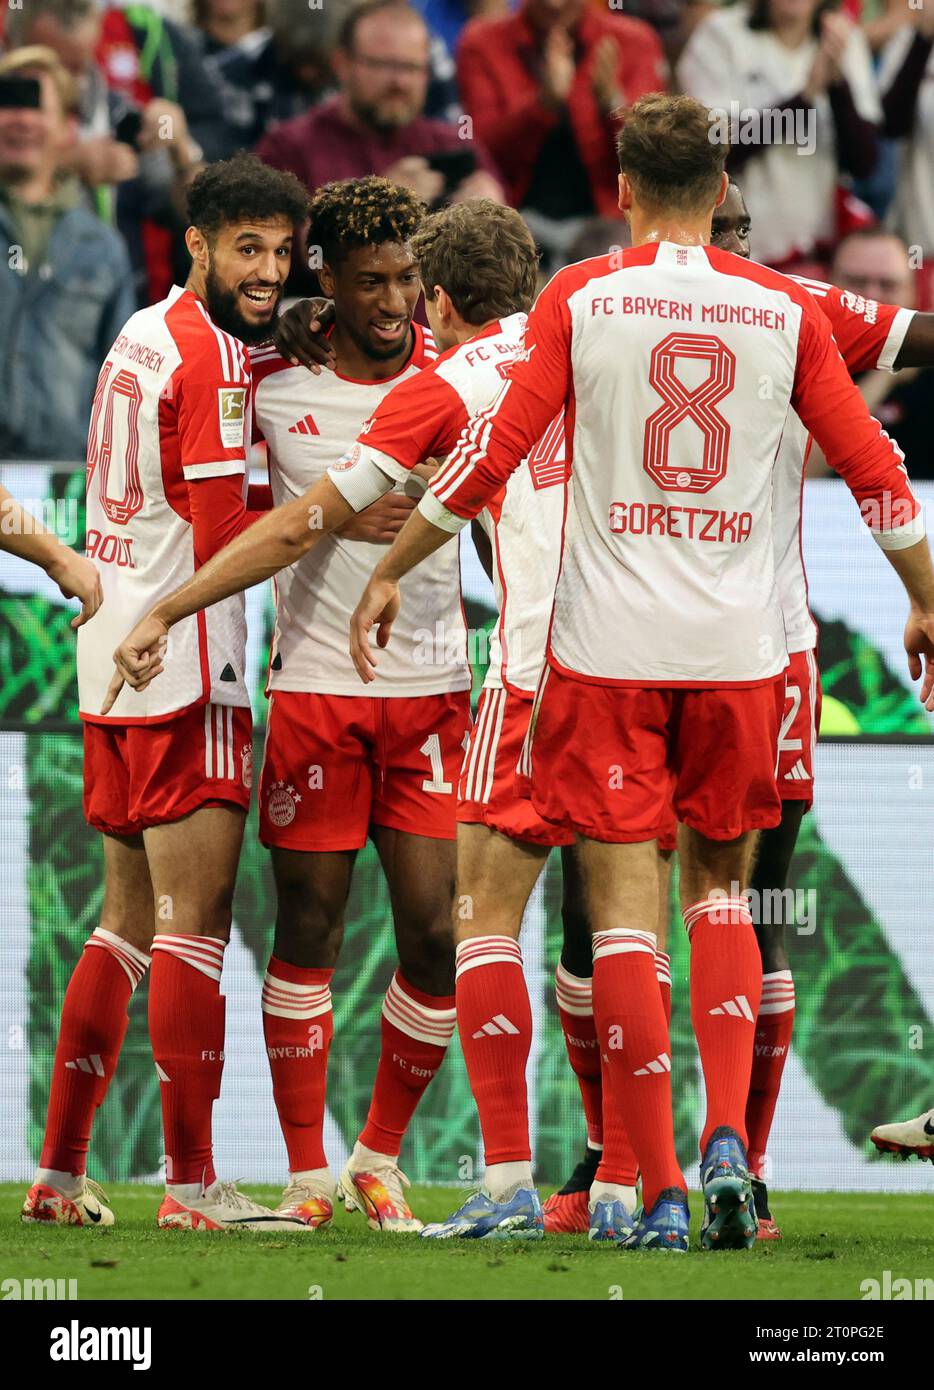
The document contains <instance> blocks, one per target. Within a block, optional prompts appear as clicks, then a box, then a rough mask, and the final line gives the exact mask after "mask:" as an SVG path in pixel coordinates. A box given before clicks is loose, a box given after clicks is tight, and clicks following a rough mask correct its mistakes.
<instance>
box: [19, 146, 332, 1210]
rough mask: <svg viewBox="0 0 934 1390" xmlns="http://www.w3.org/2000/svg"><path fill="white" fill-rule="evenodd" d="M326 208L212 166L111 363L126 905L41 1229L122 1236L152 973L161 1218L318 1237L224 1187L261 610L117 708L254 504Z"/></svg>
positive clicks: (114, 916) (85, 706) (111, 623)
mask: <svg viewBox="0 0 934 1390" xmlns="http://www.w3.org/2000/svg"><path fill="white" fill-rule="evenodd" d="M307 207H308V196H307V194H306V192H305V190H304V189H303V188H302V186H301V184H299V182H298V180H297V179H295V178H294V177H293V176H292V175H291V174H283V173H280V172H279V171H278V170H274V169H269V168H267V167H266V166H265V165H263V164H261V163H260V162H259V160H257V159H256V158H254V157H253V156H250V155H241V156H237V157H236V158H234V159H232V160H228V161H226V162H224V163H220V164H215V165H212V166H210V167H209V168H207V169H205V170H204V171H203V172H202V173H201V174H199V176H198V177H197V178H196V179H195V181H194V182H193V184H192V186H191V189H190V194H189V212H190V218H191V226H189V228H188V231H187V233H186V243H187V246H188V250H189V252H190V254H191V258H192V266H191V271H190V274H189V277H188V281H187V284H186V285H185V287H184V288H182V287H180V286H177V285H176V286H174V287H173V289H172V290H171V291H170V293H169V295H168V297H167V298H166V299H164V300H163V301H162V302H161V303H160V304H155V305H152V306H151V307H149V308H146V309H142V310H140V312H138V313H136V314H134V315H133V316H132V318H130V319H129V320H128V322H127V323H126V325H125V326H124V328H123V331H122V332H121V333H120V335H119V336H118V338H117V339H116V341H115V342H114V344H113V346H112V347H111V349H110V351H109V352H108V353H107V357H106V359H105V361H104V364H103V367H102V368H101V372H100V376H99V378H98V383H97V390H96V392H95V396H94V403H93V408H92V414H91V422H90V430H89V434H88V456H87V542H86V545H87V553H88V557H89V558H90V559H91V560H93V561H95V562H96V564H97V566H98V568H99V570H100V575H101V581H102V587H103V593H104V603H103V605H102V607H101V609H100V611H99V612H98V613H97V614H95V616H94V619H93V621H92V622H90V623H88V624H86V625H85V626H84V627H83V628H82V629H81V632H80V634H79V641H78V693H79V707H80V711H81V718H82V720H83V721H84V755H85V756H84V811H85V816H86V818H87V820H88V822H89V823H90V825H92V826H93V827H94V828H95V829H96V830H98V831H99V832H100V834H101V838H102V842H103V858H104V905H103V910H102V912H101V918H100V922H99V925H98V926H97V927H96V928H95V930H94V931H93V933H92V934H91V937H90V938H89V940H88V943H87V946H86V947H85V950H84V951H83V953H82V955H81V957H80V959H79V961H78V963H77V965H76V966H75V969H74V972H73V974H72V977H71V980H70V982H69V985H68V989H67V991H66V994H65V999H64V1003H63V1006H62V1017H61V1028H60V1031H59V1039H58V1046H57V1048H56V1053H55V1060H54V1064H53V1068H52V1080H51V1092H50V1097H49V1109H48V1119H47V1123H46V1132H45V1139H44V1143H43V1147H42V1153H41V1156H40V1159H39V1168H38V1171H37V1173H36V1179H35V1182H34V1183H33V1186H32V1187H31V1189H30V1191H29V1194H28V1196H27V1199H26V1203H25V1206H24V1209H23V1220H24V1221H28V1222H33V1221H41V1222H45V1223H52V1224H64V1225H79V1226H88V1225H90V1226H95V1225H111V1224H112V1223H113V1213H112V1212H111V1210H110V1209H109V1208H108V1206H107V1205H106V1203H105V1202H104V1201H103V1200H102V1196H103V1194H102V1193H101V1192H100V1190H99V1189H98V1188H97V1187H96V1186H95V1184H93V1183H89V1182H88V1180H87V1175H86V1163H87V1151H88V1145H89V1141H90V1135H91V1125H92V1122H93V1119H94V1113H95V1110H96V1109H97V1107H98V1106H99V1105H100V1104H101V1102H102V1101H103V1099H104V1096H105V1095H106V1092H107V1089H108V1086H109V1084H110V1081H111V1079H112V1077H113V1074H114V1071H115V1069H116V1065H117V1059H118V1056H119V1053H120V1048H121V1045H122V1042H123V1037H124V1033H125V1031H126V1026H127V1006H128V1004H129V1001H130V999H131V997H132V994H133V991H134V989H135V988H136V986H137V985H138V984H139V982H140V980H141V979H142V977H143V975H144V974H145V973H146V971H147V970H149V972H150V980H149V1030H150V1037H151V1040H152V1048H153V1056H154V1060H155V1064H156V1071H157V1073H158V1075H159V1079H160V1082H161V1087H162V1111H163V1128H164V1134H165V1155H166V1159H165V1163H166V1195H165V1199H164V1201H163V1203H162V1206H161V1207H160V1210H159V1218H158V1220H159V1225H160V1226H163V1227H176V1228H183V1229H188V1230H193V1229H200V1230H204V1229H209V1230H219V1229H226V1228H228V1227H231V1226H243V1227H246V1228H248V1229H251V1230H260V1231H272V1230H283V1229H297V1230H304V1227H303V1225H302V1224H301V1223H300V1222H297V1221H294V1220H289V1219H288V1218H282V1217H278V1216H276V1215H274V1213H272V1212H271V1211H269V1210H267V1209H266V1208H265V1207H260V1206H259V1205H258V1204H257V1203H255V1202H252V1201H250V1200H249V1199H248V1198H246V1197H245V1196H243V1194H242V1193H239V1192H238V1191H237V1190H236V1188H235V1187H234V1186H233V1184H232V1183H224V1182H218V1181H216V1176H215V1172H214V1162H213V1153H212V1127H211V1121H212V1109H213V1104H214V1100H215V1098H216V1097H217V1095H218V1094H219V1092H220V1084H221V1073H222V1071H223V1058H224V1031H225V1030H224V998H223V995H222V994H221V986H220V980H221V971H222V968H223V961H224V948H225V945H226V943H227V940H228V937H229V934H230V920H231V903H232V899H233V892H234V883H235V879H236V872H237V861H238V859H239V855H240V846H241V843H242V840H243V827H244V823H245V820H246V811H247V807H248V805H249V799H250V782H251V767H252V750H253V744H252V727H251V716H250V702H249V694H248V691H247V688H246V684H245V681H244V670H245V641H246V631H245V624H244V618H243V604H242V601H241V600H239V599H235V600H233V601H231V602H226V603H221V604H215V605H214V607H212V609H211V611H210V613H206V614H203V615H201V616H200V617H199V618H197V619H193V620H192V621H191V622H190V623H186V624H183V625H182V626H180V627H179V629H178V631H177V633H176V634H175V635H174V636H173V639H172V644H171V649H170V650H167V652H166V656H165V664H166V674H167V675H168V676H169V679H168V680H167V681H166V682H165V683H164V685H162V686H159V687H154V688H153V689H152V690H151V691H150V692H149V693H148V694H147V695H145V696H144V697H142V698H139V699H137V698H136V697H135V696H133V695H131V694H130V693H129V692H128V694H127V696H126V697H125V698H124V699H122V700H118V701H117V702H116V703H115V704H114V705H113V706H112V708H111V709H110V710H109V711H108V712H107V714H106V715H102V714H101V704H102V701H103V697H104V692H105V689H106V680H105V681H104V683H103V684H101V675H102V666H103V664H104V662H105V661H106V658H107V656H108V654H109V653H110V652H111V650H112V649H113V646H114V643H115V641H116V640H117V639H118V638H119V636H120V635H121V634H122V632H123V631H124V629H125V628H126V624H127V622H128V621H134V620H135V619H136V618H138V617H139V615H140V614H141V613H144V612H145V611H147V610H148V609H149V608H150V607H151V606H152V603H153V602H154V601H155V600H156V599H158V598H159V597H160V596H161V595H164V594H166V593H169V592H170V591H171V590H172V589H173V588H175V587H176V586H177V584H178V582H179V580H180V579H183V578H188V577H190V576H191V575H192V574H194V572H195V570H196V569H197V568H198V567H199V565H202V564H204V562H205V561H206V560H207V559H208V558H209V557H210V556H211V555H213V554H214V552H215V551H216V550H219V549H221V548H222V547H223V546H224V545H225V544H226V542H227V541H228V540H230V539H232V538H233V537H234V536H236V535H237V534H238V533H239V532H240V531H241V530H242V529H243V528H244V527H245V526H246V525H248V524H249V523H250V522H251V521H253V520H255V519H256V517H257V516H258V514H259V513H258V511H251V510H248V507H249V505H250V504H249V502H248V501H247V498H246V491H247V489H246V455H245V445H246V444H248V443H249V436H248V435H247V434H246V424H247V421H248V419H249V396H250V364H249V359H248V356H247V352H246V347H245V344H246V343H248V342H256V341H259V340H261V339H262V338H265V337H267V336H268V335H269V333H270V330H271V325H272V322H273V318H274V315H275V312H276V306H277V304H278V301H279V298H280V296H281V294H282V288H283V285H284V284H285V279H286V276H287V274H288V271H289V263H290V259H291V246H292V238H293V235H294V233H295V230H296V229H297V228H298V227H301V225H302V224H303V222H304V220H305V215H306V211H307Z"/></svg>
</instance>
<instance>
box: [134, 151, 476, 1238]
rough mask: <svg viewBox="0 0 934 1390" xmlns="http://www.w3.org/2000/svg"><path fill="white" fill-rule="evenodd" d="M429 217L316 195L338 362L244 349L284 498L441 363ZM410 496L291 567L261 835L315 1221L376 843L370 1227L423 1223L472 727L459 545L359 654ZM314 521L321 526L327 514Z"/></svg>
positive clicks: (290, 1145)
mask: <svg viewBox="0 0 934 1390" xmlns="http://www.w3.org/2000/svg"><path fill="white" fill-rule="evenodd" d="M424 214H425V209H424V206H423V205H422V203H421V202H420V201H419V200H418V199H417V198H415V197H414V196H413V194H412V193H411V192H409V191H408V190H407V189H405V188H401V187H397V186H396V185H394V184H391V183H389V182H388V181H387V180H386V179H382V178H375V177H370V178H364V179H354V180H346V181H343V182H339V183H332V184H327V185H325V186H324V187H323V188H321V189H320V190H319V191H318V193H317V194H316V195H315V196H314V198H313V199H312V202H311V208H310V223H309V232H308V255H309V264H310V265H311V266H312V267H313V268H314V269H315V270H316V272H317V274H318V277H319V280H320V283H321V288H322V290H323V292H324V293H325V294H326V295H327V296H328V297H329V298H330V299H332V300H333V303H334V324H333V328H332V329H331V334H330V343H331V346H332V348H333V350H334V354H335V370H334V372H324V373H322V374H320V375H313V374H312V373H311V372H309V371H307V370H306V369H305V368H304V367H302V366H296V365H294V364H293V363H292V362H291V361H289V360H288V359H287V358H285V357H283V356H282V355H280V353H279V352H278V350H277V349H276V348H274V347H272V346H266V347H259V348H257V349H255V350H254V351H253V352H252V353H251V358H252V371H253V387H254V424H255V430H256V433H257V435H258V436H261V437H262V438H263V439H265V441H266V445H267V448H268V457H269V470H270V482H271V485H272V493H273V499H274V501H275V503H276V505H277V507H278V506H281V505H282V504H283V503H285V502H288V501H289V500H291V499H293V498H296V497H300V496H301V495H302V494H303V493H304V492H306V490H307V489H308V488H309V487H310V486H311V485H312V483H314V482H315V481H316V480H317V479H318V478H320V477H322V476H323V475H324V473H325V471H326V469H327V468H328V466H329V465H331V464H333V463H334V461H335V460H336V459H338V458H340V457H341V455H342V454H343V453H344V452H345V451H346V450H347V449H348V448H349V447H350V446H351V445H352V444H353V442H354V440H355V439H356V436H357V434H358V433H359V431H360V429H361V427H362V426H363V424H364V422H365V421H366V420H367V419H368V418H369V417H370V415H371V414H372V413H373V411H374V409H375V408H376V406H377V404H378V403H379V402H380V400H382V398H383V396H384V395H386V393H387V392H388V391H390V390H391V389H392V387H393V385H395V383H396V382H398V381H400V380H402V379H404V378H405V377H407V376H410V375H412V374H415V373H417V372H418V371H419V370H420V369H421V368H422V367H423V366H425V365H427V364H428V363H429V362H430V361H432V360H433V359H434V358H435V356H436V353H435V351H434V347H433V343H432V340H431V337H430V335H429V334H428V333H426V332H425V330H424V329H423V328H422V327H421V326H420V325H419V324H416V323H414V322H413V314H414V311H415V305H416V302H417V300H418V296H419V292H420V281H419V274H418V266H417V265H416V263H415V258H414V256H413V254H412V251H411V249H410V246H409V239H410V238H411V237H412V235H413V233H414V232H415V231H416V229H417V228H418V226H419V224H420V222H421V221H422V219H423V217H424ZM413 506H414V501H413V500H412V499H411V497H409V496H406V495H405V493H404V492H403V491H402V490H401V489H397V490H396V491H394V492H392V493H391V494H389V495H387V496H386V497H384V498H382V499H381V500H380V501H379V502H378V503H376V504H375V505H374V506H373V507H371V508H369V509H368V510H367V511H364V512H361V513H360V515H359V516H353V517H351V519H350V520H349V521H347V520H346V518H347V516H348V515H349V509H348V511H347V512H346V513H345V515H344V516H342V517H341V518H340V520H341V521H342V522H344V521H346V524H345V525H343V526H342V527H341V528H340V529H338V530H336V531H335V532H334V533H333V534H329V535H326V536H322V537H321V539H320V542H319V544H317V545H316V546H315V548H314V552H313V553H309V554H308V555H306V556H305V557H304V558H302V559H301V560H300V561H299V563H297V564H294V565H290V568H288V569H287V570H285V571H284V572H283V573H282V574H280V575H279V576H278V580H277V588H276V603H277V612H276V631H275V637H274V641H273V649H272V653H271V660H270V669H269V683H268V693H269V695H270V707H269V723H268V733H267V739H266V750H265V757H264V763H263V773H262V781H261V786H260V838H261V840H262V842H263V843H264V844H265V845H267V846H268V847H269V849H270V852H271V855H272V864H273V873H274V876H275V882H276V893H277V902H278V910H277V916H276V929H275V940H274V944H273V950H272V955H271V958H270V960H269V962H268V966H267V971H266V977H265V981H264V985H263V992H262V1009H263V1026H264V1032H265V1039H266V1050H267V1055H268V1058H269V1065H270V1069H271V1072H272V1080H273V1091H274V1096H275V1102H276V1107H277V1110H278V1114H279V1120H280V1124H281V1127H282V1132H283V1135H284V1138H285V1143H286V1148H287V1152H288V1161H289V1173H290V1178H289V1182H288V1184H287V1186H286V1190H285V1192H284V1194H283V1197H282V1201H281V1203H280V1206H279V1213H280V1214H281V1215H283V1216H285V1217H289V1218H298V1219H300V1220H301V1221H303V1222H304V1223H305V1224H306V1226H307V1227H308V1228H310V1229H313V1228H315V1227H317V1226H320V1225H325V1224H327V1223H328V1222H329V1221H330V1219H331V1216H332V1212H333V1202H334V1195H335V1181H334V1178H333V1176H332V1174H331V1171H330V1169H329V1167H328V1160H327V1157H326V1155H325V1152H324V1147H323V1130H324V1120H325V1086H326V1073H327V1064H328V1050H329V1046H330V1042H331V1037H332V1033H333V1023H332V1010H331V994H330V981H331V976H332V974H333V971H334V967H335V964H336V961H337V957H338V953H339V951H340V946H341V939H342V936H343V927H344V910H345V905H346V902H347V897H348V893H349V890H350V885H351V879H352V875H353V868H354V861H355V859H356V857H357V854H358V852H359V851H360V850H361V849H362V848H363V847H364V845H365V844H366V841H367V838H368V837H370V838H372V840H373V842H374V844H375V847H376V850H377V853H378V854H379V857H380V860H381V863H382V866H383V869H384V871H385V874H386V878H387V881H388V884H389V891H390V897H391V901H392V910H393V921H394V926H395V936H396V943H397V949H398V955H399V970H398V971H397V973H396V974H395V976H394V978H393V979H392V981H391V982H390V985H389V990H388V993H387V995H386V1001H385V1004H384V1006H383V1017H382V1048H381V1052H380V1058H379V1063H378V1067H377V1073H376V1081H375V1086H374V1090H373V1096H372V1104H371V1107H370V1113H369V1118H368V1120H367V1123H366V1126H365V1127H364V1129H363V1131H362V1133H361V1135H360V1139H359V1141H358V1143H357V1144H356V1145H355V1147H354V1150H353V1153H352V1154H351V1156H350V1160H349V1163H348V1164H347V1166H346V1168H345V1169H344V1171H343V1173H342V1175H341V1179H340V1185H341V1190H342V1193H343V1196H344V1199H345V1201H346V1202H347V1204H348V1206H350V1207H356V1208H358V1209H360V1210H361V1211H364V1212H365V1213H366V1215H367V1217H368V1218H369V1221H370V1224H371V1226H373V1227H374V1229H382V1230H387V1231H398V1230H402V1231H405V1230H414V1229H418V1226H419V1223H418V1222H417V1221H416V1220H415V1219H414V1217H413V1216H412V1214H411V1212H410V1211H409V1208H408V1206H407V1204H406V1200H405V1196H404V1191H403V1189H404V1185H405V1182H406V1179H405V1178H404V1177H403V1175H402V1174H401V1172H400V1171H399V1168H398V1155H399V1146H400V1144H401V1141H402V1137H403V1135H404V1133H405V1130H406V1128H407V1126H408V1123H409V1120H410V1119H411V1116H412V1114H413V1112H414V1110H415V1107H416V1105H417V1103H418V1100H419V1098H420V1096H421V1095H422V1093H423V1092H424V1090H425V1087H426V1086H427V1085H428V1083H429V1081H430V1080H431V1078H432V1076H434V1074H435V1072H436V1071H437V1069H438V1067H439V1066H440V1064H441V1060H442V1058H443V1056H444V1052H445V1048H446V1046H447V1043H448V1041H449V1039H450V1037H451V1035H452V1033H453V1030H454V1000H453V993H454V984H453V965H454V954H453V951H454V948H453V941H452V935H451V928H450V917H451V903H452V897H453V891H454V860H455V820H454V812H455V795H454V788H455V785H456V782H457V773H458V769H459V766H460V760H461V756H462V751H463V750H462V743H463V740H464V738H465V736H466V733H467V730H468V728H469V726H470V707H469V685H470V675H469V670H468V667H467V661H466V633H465V630H464V622H463V615H462V611H461V605H460V599H459V589H460V585H459V572H458V560H457V556H456V555H451V556H450V557H446V558H444V559H442V561H441V563H440V564H439V565H437V566H435V567H434V568H433V569H432V570H431V572H429V573H424V574H419V576H418V578H417V580H416V583H415V584H414V585H413V586H412V588H411V591H410V600H411V609H410V612H411V614H412V621H411V623H410V624H409V627H408V629H407V631H406V633H405V634H404V636H403V641H402V643H401V644H400V648H399V649H398V651H397V654H396V660H395V661H393V662H392V664H391V665H389V664H387V667H386V669H385V672H384V677H383V679H382V681H381V683H380V685H379V686H378V688H375V689H374V692H373V693H372V695H371V694H369V693H368V694H363V693H362V692H361V688H360V684H359V681H358V680H357V678H356V675H355V673H354V670H353V667H352V665H351V662H350V657H349V654H348V651H347V624H348V622H349V619H350V614H351V612H352V611H353V607H354V604H355V603H356V602H357V599H358V598H359V596H360V594H361V593H362V591H363V586H364V584H365V582H366V576H367V573H368V572H369V570H370V569H371V568H372V566H373V564H374V563H375V561H376V559H378V558H379V556H380V555H381V554H382V553H383V551H384V549H385V546H386V545H387V543H388V542H390V541H391V540H392V538H393V537H394V535H395V534H396V532H397V531H398V530H399V529H400V527H401V525H402V523H403V521H404V520H405V518H406V517H407V515H408V513H409V512H410V511H411V509H412V507H413ZM308 525H310V526H312V527H316V528H320V529H327V527H326V525H325V519H324V518H321V517H319V516H317V515H315V516H309V518H308ZM130 698H131V699H132V698H134V697H133V696H132V695H131V696H130Z"/></svg>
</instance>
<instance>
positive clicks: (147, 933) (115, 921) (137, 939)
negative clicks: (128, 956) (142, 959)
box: [99, 908, 156, 954]
mask: <svg viewBox="0 0 934 1390" xmlns="http://www.w3.org/2000/svg"><path fill="white" fill-rule="evenodd" d="M99 925H100V927H101V929H102V930H103V931H109V932H112V933H113V935H114V936H119V937H120V939H121V941H126V942H128V943H129V944H130V945H131V946H135V947H136V949H137V950H138V951H146V952H147V954H148V953H149V952H150V951H151V950H152V939H153V937H154V936H155V934H156V925H155V922H154V920H153V918H152V916H143V917H141V916H140V914H139V912H138V911H137V912H133V913H129V912H119V911H115V910H113V909H107V908H105V910H104V911H103V912H102V913H101V919H100V923H99Z"/></svg>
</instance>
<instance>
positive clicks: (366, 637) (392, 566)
mask: <svg viewBox="0 0 934 1390" xmlns="http://www.w3.org/2000/svg"><path fill="white" fill-rule="evenodd" d="M453 536H454V533H452V532H451V531H449V530H447V531H445V530H443V529H442V528H441V527H440V526H435V524H434V523H433V522H431V521H429V520H428V519H427V518H426V517H425V516H424V515H423V514H422V512H421V511H420V509H419V508H416V509H415V511H414V512H413V513H412V515H411V516H410V517H409V519H408V521H407V522H406V523H405V525H404V526H403V528H402V530H401V531H400V532H399V534H398V536H397V537H396V539H395V540H394V541H393V543H392V545H391V546H390V548H389V550H388V552H387V553H386V554H385V555H384V556H383V558H382V560H380V562H379V564H378V565H377V566H376V568H375V570H374V571H373V573H372V574H371V575H370V580H369V583H368V584H367V586H366V588H365V589H364V591H363V594H362V595H361V598H360V602H359V603H358V604H357V606H356V608H355V609H354V611H353V614H352V615H351V619H350V655H351V657H352V658H353V664H354V666H355V667H356V668H357V675H358V676H359V677H360V679H361V680H362V681H363V682H364V683H365V684H369V682H370V681H372V680H375V679H376V667H377V664H378V663H377V660H376V657H375V656H374V655H373V652H372V650H371V648H370V629H371V628H372V627H373V625H374V623H375V624H376V629H377V631H376V644H377V646H379V647H385V646H386V644H387V643H388V641H389V635H390V632H391V631H392V625H393V623H394V622H395V620H396V617H397V616H398V613H399V581H400V579H404V578H405V576H406V575H407V574H408V573H409V571H410V570H413V569H414V568H415V566H416V565H420V564H421V563H422V561H423V560H427V559H428V556H429V555H433V554H434V553H435V551H436V550H439V549H440V548H441V546H442V545H444V543H445V541H449V540H452V539H453Z"/></svg>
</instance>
